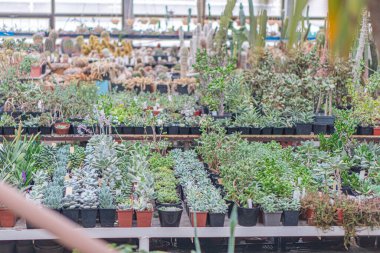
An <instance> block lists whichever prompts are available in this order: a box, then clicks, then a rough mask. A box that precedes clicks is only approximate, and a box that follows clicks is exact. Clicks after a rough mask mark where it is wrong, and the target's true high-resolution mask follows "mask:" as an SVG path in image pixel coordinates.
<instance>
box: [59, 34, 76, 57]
mask: <svg viewBox="0 0 380 253" xmlns="http://www.w3.org/2000/svg"><path fill="white" fill-rule="evenodd" d="M74 49H75V48H74V42H73V40H72V39H71V38H63V39H62V42H61V50H62V53H63V54H67V55H71V54H73V53H74Z"/></svg>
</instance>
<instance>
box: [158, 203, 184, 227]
mask: <svg viewBox="0 0 380 253" xmlns="http://www.w3.org/2000/svg"><path fill="white" fill-rule="evenodd" d="M157 210H158V217H159V220H160V224H161V227H179V224H180V221H181V216H182V212H183V208H182V207H181V206H158V207H157Z"/></svg>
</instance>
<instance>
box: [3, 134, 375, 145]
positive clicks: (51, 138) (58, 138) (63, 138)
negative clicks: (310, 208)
mask: <svg viewBox="0 0 380 253" xmlns="http://www.w3.org/2000/svg"><path fill="white" fill-rule="evenodd" d="M92 136H93V135H73V134H69V135H54V134H53V135H40V140H41V141H43V142H69V141H78V142H86V141H88V140H89V139H90V138H91V137H92ZM112 136H113V138H114V140H116V141H120V140H130V141H138V140H150V141H151V140H153V139H154V136H153V135H136V134H130V135H124V134H122V135H117V134H114V135H112ZM327 136H328V135H327ZM241 137H242V138H244V139H246V140H248V141H257V142H269V141H278V142H288V143H299V142H302V141H318V138H319V137H318V135H241ZM14 138H15V136H14V135H2V136H1V135H0V141H2V140H3V139H7V140H13V139H14ZM156 138H157V139H164V140H167V141H184V142H192V141H194V140H196V139H198V138H200V135H157V136H156ZM352 138H353V139H355V140H358V141H367V142H376V143H378V142H380V136H375V135H354V136H353V137H352Z"/></svg>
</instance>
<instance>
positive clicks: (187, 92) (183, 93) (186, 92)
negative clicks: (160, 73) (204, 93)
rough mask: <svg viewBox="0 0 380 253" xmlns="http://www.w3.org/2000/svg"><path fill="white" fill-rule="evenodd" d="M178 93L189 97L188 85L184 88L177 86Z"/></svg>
mask: <svg viewBox="0 0 380 253" xmlns="http://www.w3.org/2000/svg"><path fill="white" fill-rule="evenodd" d="M177 92H178V93H179V94H182V95H187V94H189V90H188V89H187V85H185V86H182V85H177Z"/></svg>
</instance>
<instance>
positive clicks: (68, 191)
mask: <svg viewBox="0 0 380 253" xmlns="http://www.w3.org/2000/svg"><path fill="white" fill-rule="evenodd" d="M68 195H73V187H66V193H65V196H68Z"/></svg>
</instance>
